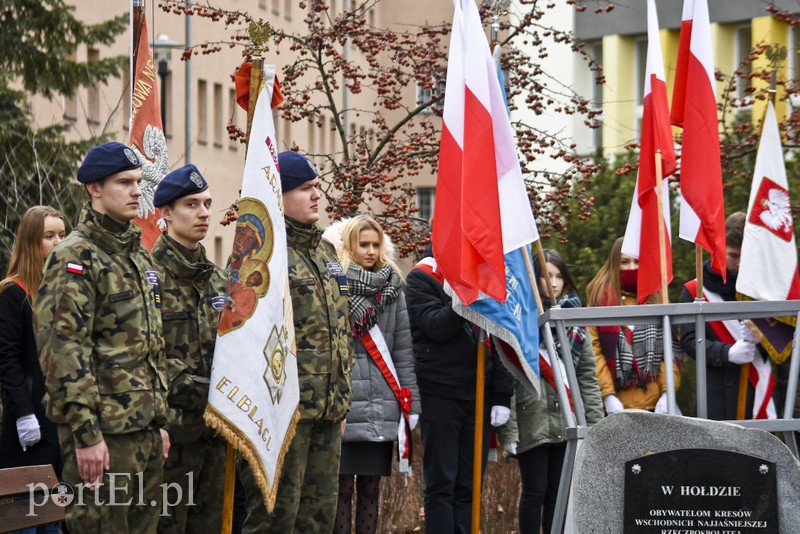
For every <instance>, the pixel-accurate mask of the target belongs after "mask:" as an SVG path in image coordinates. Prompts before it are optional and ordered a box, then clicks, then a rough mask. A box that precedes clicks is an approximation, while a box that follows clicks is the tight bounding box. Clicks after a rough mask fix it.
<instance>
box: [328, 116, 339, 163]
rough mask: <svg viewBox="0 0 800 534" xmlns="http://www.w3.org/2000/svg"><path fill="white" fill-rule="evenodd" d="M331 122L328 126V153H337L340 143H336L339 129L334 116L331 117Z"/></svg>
mask: <svg viewBox="0 0 800 534" xmlns="http://www.w3.org/2000/svg"><path fill="white" fill-rule="evenodd" d="M329 122H330V125H329V126H328V154H329V155H333V154H335V153H336V149H337V148H338V145H337V143H336V139H337V136H336V134H337V133H338V130H337V129H336V126H335V125H334V123H333V119H332V118H331V119H330V121H329Z"/></svg>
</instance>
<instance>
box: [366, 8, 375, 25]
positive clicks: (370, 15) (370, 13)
mask: <svg viewBox="0 0 800 534" xmlns="http://www.w3.org/2000/svg"><path fill="white" fill-rule="evenodd" d="M367 25H368V26H369V27H370V28H374V27H375V8H372V7H371V8H369V10H367Z"/></svg>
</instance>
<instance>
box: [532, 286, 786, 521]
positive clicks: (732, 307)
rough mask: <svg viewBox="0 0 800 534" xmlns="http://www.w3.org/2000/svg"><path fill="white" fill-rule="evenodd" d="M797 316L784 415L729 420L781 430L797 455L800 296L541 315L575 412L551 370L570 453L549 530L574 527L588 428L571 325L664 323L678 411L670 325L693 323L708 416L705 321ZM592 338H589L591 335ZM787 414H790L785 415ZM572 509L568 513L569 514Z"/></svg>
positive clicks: (669, 380)
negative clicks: (579, 462) (576, 481)
mask: <svg viewBox="0 0 800 534" xmlns="http://www.w3.org/2000/svg"><path fill="white" fill-rule="evenodd" d="M785 316H796V317H797V318H798V321H797V326H796V327H795V331H794V338H793V346H792V355H791V358H790V360H789V361H790V371H789V382H788V384H787V387H786V399H785V402H784V410H783V414H784V418H781V419H771V420H734V421H729V422H731V423H735V424H738V425H741V426H743V427H747V428H758V429H761V430H766V431H768V432H783V437H784V442H785V443H786V446H787V447H788V448H789V450H790V451H791V452H792V454H793V455H794V456H795V457H798V449H797V442H796V438H795V433H794V431H800V419H793V418H792V413H793V412H794V404H795V396H796V393H797V381H798V371H799V370H800V300H792V301H748V302H705V301H694V302H687V303H681V304H648V305H641V306H609V307H593V308H563V309H562V308H559V307H553V308H551V309H549V310H548V311H547V312H545V313H544V314H542V315H541V316H539V326H540V327H542V328H541V330H542V334H543V337H544V344H545V347H546V348H547V351H548V353H549V355H550V359H551V361H553V362H555V361H556V360H555V358H557V357H558V354H557V352H556V346H555V343H554V341H553V335H552V332H551V331H550V325H551V324H554V325H555V327H556V335H557V337H558V339H559V346H560V350H561V354H560V356H561V358H560V360H561V363H562V364H563V365H564V369H565V371H566V376H567V381H568V382H569V388H570V392H571V393H572V401H573V406H574V409H575V412H574V414H573V412H572V411H571V410H570V402H569V399H568V396H567V391H566V387H565V384H564V382H563V380H562V378H561V373H558V372H555V373H553V377H554V379H555V383H556V390H557V393H558V396H559V400H560V402H561V409H562V413H563V415H564V420H565V421H566V424H567V431H566V437H567V451H566V454H565V457H564V466H563V468H562V471H561V483H560V486H559V490H558V500H557V502H556V512H555V517H554V518H553V527H552V530H551V533H561V532H566V533H567V534H571V533H572V532H573V531H574V527H573V525H572V514H571V510H570V507H571V502H570V499H569V495H570V494H571V487H572V471H573V468H574V466H575V454H576V453H577V451H578V448H579V446H580V443H581V441H582V440H583V438H584V436H586V432H587V431H588V427H587V425H586V414H585V410H584V404H583V400H582V398H581V395H580V394H577V395H576V394H575V392H580V385H579V384H578V379H577V376H576V374H575V366H574V364H573V362H572V358H571V357H570V354H569V350H570V349H569V344H568V343H567V331H566V329H567V327H570V326H582V327H588V326H616V325H644V324H656V325H658V324H660V325H661V326H662V327H663V329H664V330H663V331H664V343H663V345H664V363H665V366H666V377H665V378H666V386H667V407H668V408H667V409H668V412H669V413H670V414H675V413H676V412H675V408H676V406H677V405H676V403H675V384H674V374H673V370H674V369H673V366H674V359H673V354H672V326H673V325H680V324H690V323H694V325H695V332H696V338H695V341H696V343H697V347H696V354H695V361H696V369H697V400H696V406H697V417H701V418H705V417H706V416H707V414H708V396H707V387H706V344H705V341H706V339H705V331H706V328H705V323H706V322H707V321H723V320H727V319H760V318H769V317H785ZM587 340H588V338H587ZM787 416H788V417H787ZM568 512H570V513H568Z"/></svg>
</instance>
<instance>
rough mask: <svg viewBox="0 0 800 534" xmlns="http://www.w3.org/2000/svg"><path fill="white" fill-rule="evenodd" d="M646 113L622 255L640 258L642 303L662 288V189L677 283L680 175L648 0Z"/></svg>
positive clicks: (669, 265)
mask: <svg viewBox="0 0 800 534" xmlns="http://www.w3.org/2000/svg"><path fill="white" fill-rule="evenodd" d="M643 94H644V111H643V114H642V133H641V140H640V151H639V174H638V176H637V178H636V191H635V192H634V195H633V201H632V202H631V213H630V216H629V217H628V227H627V228H626V230H625V239H624V241H623V243H622V252H623V254H626V255H628V256H632V257H634V258H638V259H639V279H638V300H639V303H640V304H641V303H643V302H644V301H645V300H647V297H649V296H650V295H652V294H653V293H655V292H656V291H658V290H659V289H660V288H661V257H660V252H659V238H658V232H659V229H658V196H657V195H656V187H659V186H660V187H661V188H662V195H663V196H662V205H663V217H664V244H665V251H664V252H665V254H666V259H667V261H666V269H667V283H669V282H671V281H672V248H671V240H670V215H669V186H668V184H667V180H666V178H667V177H668V176H669V175H671V174H672V173H674V172H675V147H674V144H673V139H672V127H671V126H670V123H669V108H668V105H667V83H666V76H665V75H664V60H663V56H662V55H661V40H660V37H659V34H658V13H657V12H656V6H655V1H654V0H647V70H646V74H645V79H644V91H643ZM659 150H660V151H661V176H662V177H663V178H665V179H664V180H662V182H661V184H659V183H658V179H657V177H656V151H659Z"/></svg>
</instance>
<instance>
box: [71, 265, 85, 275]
mask: <svg viewBox="0 0 800 534" xmlns="http://www.w3.org/2000/svg"><path fill="white" fill-rule="evenodd" d="M83 270H84V269H83V265H80V264H77V263H72V262H69V263H67V272H68V273H72V274H80V275H82V274H83Z"/></svg>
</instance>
